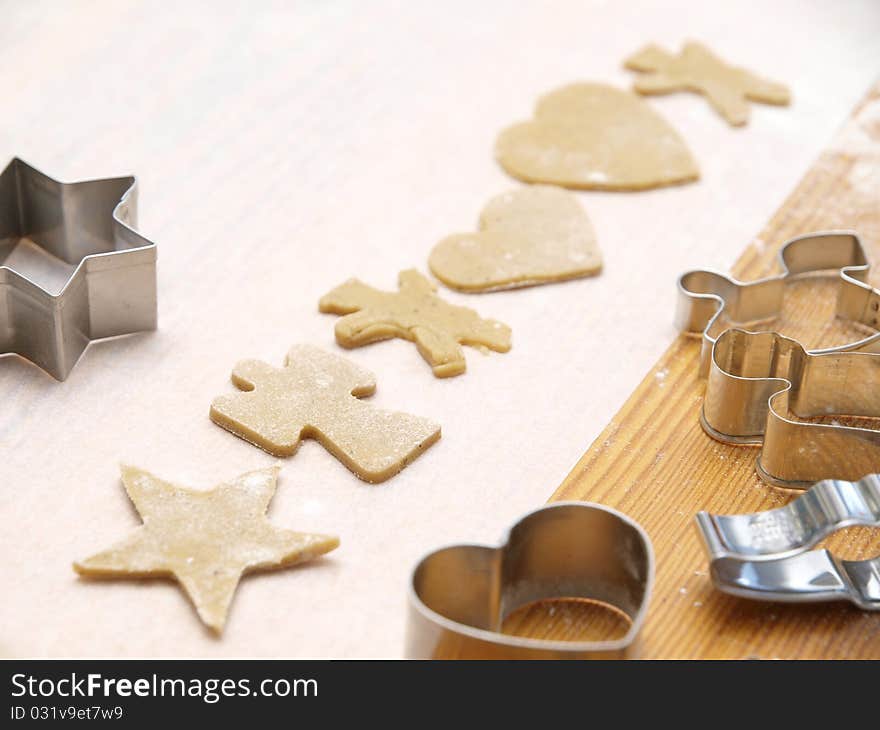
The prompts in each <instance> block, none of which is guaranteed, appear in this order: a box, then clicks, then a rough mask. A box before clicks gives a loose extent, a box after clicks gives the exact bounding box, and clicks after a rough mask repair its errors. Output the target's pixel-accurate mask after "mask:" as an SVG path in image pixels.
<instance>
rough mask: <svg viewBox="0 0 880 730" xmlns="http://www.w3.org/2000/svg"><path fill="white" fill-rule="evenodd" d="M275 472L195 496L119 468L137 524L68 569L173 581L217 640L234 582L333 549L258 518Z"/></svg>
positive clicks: (320, 539) (331, 542)
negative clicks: (250, 573) (138, 515)
mask: <svg viewBox="0 0 880 730" xmlns="http://www.w3.org/2000/svg"><path fill="white" fill-rule="evenodd" d="M278 471H279V468H278V467H270V468H268V469H259V470H257V471H251V472H247V473H245V474H242V475H240V476H237V477H236V478H235V479H233V480H231V481H229V482H224V483H222V484H219V485H217V486H216V487H214V488H213V489H209V490H195V489H188V488H186V487H181V486H177V485H176V484H172V483H170V482H166V481H164V480H162V479H159V478H158V477H155V476H153V475H152V474H150V473H149V472H146V471H144V470H142V469H138V468H136V467H133V466H123V467H122V482H123V484H124V485H125V489H126V491H127V492H128V496H129V498H130V499H131V501H132V502H133V503H134V506H135V507H136V508H137V511H138V513H139V514H140V516H141V518H142V519H143V525H141V526H140V527H138V528H136V529H135V530H134V531H133V532H132V533H131V534H129V535H128V537H126V538H124V539H123V540H121V541H120V542H118V543H117V544H116V545H114V546H113V547H111V548H109V549H107V550H104V551H102V552H100V553H97V554H95V555H92V556H91V557H90V558H86V559H85V560H83V561H81V562H77V563H74V564H73V567H74V570H76V572H77V573H79V574H80V575H84V576H89V577H93V578H117V577H120V578H144V577H169V578H174V579H176V580H177V581H178V582H179V583H180V585H181V586H182V587H183V590H184V591H185V592H186V594H187V595H188V596H189V597H190V600H192V602H193V604H194V605H195V607H196V611H198V614H199V618H201V619H202V621H204V622H205V624H207V625H208V626H210V627H211V628H212V629H214V631H216V632H218V633H219V632H221V631H222V630H223V626H224V624H225V623H226V615H227V613H228V612H229V604H230V603H231V602H232V597H233V595H234V594H235V589H236V588H237V587H238V582H239V580H240V579H241V577H242V575H244V574H245V573H249V572H252V571H256V570H271V569H276V568H285V567H288V566H291V565H296V564H297V563H302V562H305V561H307V560H312V559H313V558H316V557H318V556H319V555H323V554H324V553H327V552H330V551H331V550H333V549H334V548H336V547H337V546H338V545H339V539H338V538H336V537H331V536H328V535H312V534H308V533H302V532H293V531H292V530H285V529H282V528H280V527H275V526H274V525H273V524H271V523H270V522H269V520H268V519H266V509H267V508H268V506H269V501H270V500H271V499H272V496H273V495H274V494H275V486H276V481H277V479H278Z"/></svg>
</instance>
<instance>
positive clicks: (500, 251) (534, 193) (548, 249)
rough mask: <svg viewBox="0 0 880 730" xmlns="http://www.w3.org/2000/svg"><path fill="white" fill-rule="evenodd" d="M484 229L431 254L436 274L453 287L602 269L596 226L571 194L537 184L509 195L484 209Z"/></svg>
mask: <svg viewBox="0 0 880 730" xmlns="http://www.w3.org/2000/svg"><path fill="white" fill-rule="evenodd" d="M479 228H480V230H479V232H478V233H460V234H456V235H453V236H449V237H448V238H445V239H443V240H442V241H440V243H438V244H437V245H436V246H435V247H434V250H433V251H431V256H430V258H429V260H428V263H429V265H430V267H431V271H432V272H433V274H434V276H436V277H437V278H438V279H440V281H442V282H443V283H444V284H446V285H447V286H449V287H451V288H453V289H458V290H460V291H466V292H483V291H495V290H498V289H512V288H516V287H522V286H534V285H536V284H550V283H553V282H556V281H565V280H566V279H574V278H577V277H581V276H590V275H592V274H596V273H598V272H599V271H600V270H601V269H602V254H601V253H600V252H599V247H598V245H597V244H596V234H595V233H594V232H593V226H592V225H590V220H589V218H587V214H586V213H585V212H584V209H583V208H582V207H581V206H580V204H579V203H578V201H577V199H576V198H575V196H574V195H572V194H571V193H569V192H566V191H565V190H561V189H559V188H556V187H552V186H550V185H534V186H530V187H527V188H522V189H519V190H513V191H510V192H507V193H503V194H502V195H499V196H497V197H495V198H493V199H492V200H490V201H489V203H488V204H487V205H486V207H485V208H483V213H482V215H481V216H480V225H479Z"/></svg>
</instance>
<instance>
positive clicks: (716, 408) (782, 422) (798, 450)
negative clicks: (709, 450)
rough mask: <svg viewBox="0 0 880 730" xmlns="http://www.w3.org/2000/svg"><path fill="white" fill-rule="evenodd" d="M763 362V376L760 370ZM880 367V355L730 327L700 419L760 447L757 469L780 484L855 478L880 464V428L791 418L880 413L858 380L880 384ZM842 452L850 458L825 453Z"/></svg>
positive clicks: (719, 436) (714, 432)
mask: <svg viewBox="0 0 880 730" xmlns="http://www.w3.org/2000/svg"><path fill="white" fill-rule="evenodd" d="M731 353H732V354H731ZM722 360H723V361H724V362H722ZM758 367H762V368H764V370H763V371H762V374H761V375H755V369H756V368H758ZM878 368H880V356H878V355H877V354H875V353H867V352H853V351H835V352H823V353H819V354H815V353H812V352H810V351H807V350H805V349H804V347H803V345H801V344H800V343H799V342H798V341H797V340H794V339H792V338H790V337H785V336H784V335H780V334H778V333H776V332H749V331H747V330H741V329H737V328H733V329H729V330H726V331H725V332H723V333H722V334H721V335H720V336H719V338H718V341H717V342H716V344H715V347H714V348H713V350H712V362H711V369H710V372H709V376H708V382H707V384H706V394H705V397H704V399H703V405H702V408H701V409H700V424H701V425H702V427H703V430H704V431H705V432H706V433H707V434H708V435H709V436H711V437H712V438H714V439H716V440H717V441H721V442H722V443H728V444H734V445H760V446H761V450H760V453H759V454H758V458H757V460H756V464H755V468H756V470H757V472H758V475H759V476H760V477H761V479H763V480H764V481H765V482H767V483H769V484H771V485H773V486H778V487H784V488H787V489H807V488H809V487H810V486H811V485H813V484H814V483H816V482H818V481H820V480H824V479H831V478H838V479H852V480H856V479H859V478H861V477H863V476H864V475H865V474H868V473H871V472H874V471H877V470H878V469H880V430H878V429H873V428H863V427H859V426H848V425H843V424H840V423H816V422H811V421H804V420H795V418H792V417H791V416H792V415H794V416H797V417H800V418H815V417H817V416H844V417H845V416H858V417H868V418H878V417H880V398H876V399H875V400H876V402H875V400H872V398H871V397H870V395H868V397H865V394H864V392H863V389H862V390H860V389H858V388H857V387H855V386H853V385H851V384H852V383H872V382H880V370H878ZM746 370H747V371H749V372H751V373H752V374H751V375H745V374H743V372H744V371H746ZM874 371H876V372H874ZM793 401H794V404H793ZM801 402H803V403H804V404H805V405H804V407H802V408H801V406H800V404H801ZM799 409H800V411H799ZM844 447H849V448H846V449H845V450H844ZM835 453H845V454H846V458H845V459H835V458H832V459H829V458H826V455H828V454H835Z"/></svg>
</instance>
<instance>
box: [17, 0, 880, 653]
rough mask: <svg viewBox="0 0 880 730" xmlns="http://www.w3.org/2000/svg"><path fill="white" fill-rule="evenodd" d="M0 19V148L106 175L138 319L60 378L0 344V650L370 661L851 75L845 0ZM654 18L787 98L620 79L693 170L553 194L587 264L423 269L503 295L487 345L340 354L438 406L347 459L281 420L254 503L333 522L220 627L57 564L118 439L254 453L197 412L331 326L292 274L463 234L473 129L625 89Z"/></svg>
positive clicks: (741, 220)
mask: <svg viewBox="0 0 880 730" xmlns="http://www.w3.org/2000/svg"><path fill="white" fill-rule="evenodd" d="M0 18H2V21H0V87H2V88H3V89H4V99H5V102H6V103H5V112H4V115H3V123H2V125H0V158H2V159H3V160H4V161H5V160H6V159H8V158H11V157H12V156H15V155H18V156H20V157H22V158H23V159H25V160H26V161H28V162H30V163H31V164H34V165H35V166H37V167H38V168H40V169H42V170H43V171H45V172H46V173H48V174H50V175H52V176H54V177H58V178H61V179H65V180H76V179H84V178H93V177H104V176H115V175H123V174H129V173H134V174H136V175H137V177H138V179H139V184H140V216H139V228H140V230H141V231H143V233H144V234H145V235H147V236H148V237H150V238H151V239H153V240H155V241H156V242H158V252H159V315H160V329H159V331H158V332H155V333H150V334H144V335H137V336H133V337H129V338H123V339H117V340H114V341H112V342H104V343H101V344H95V345H92V346H91V347H90V348H89V350H88V351H87V352H86V354H85V356H84V357H83V359H82V360H81V361H80V363H79V364H78V365H77V366H76V368H75V369H74V371H73V373H72V374H71V376H70V378H69V379H68V380H67V381H66V382H64V383H57V382H55V381H53V380H52V379H51V378H50V377H49V376H47V375H45V374H44V373H43V372H42V371H40V370H39V369H37V368H36V367H34V366H32V365H30V364H28V363H27V362H25V361H23V360H20V359H18V358H15V357H7V358H3V359H2V360H0V404H2V405H0V455H2V460H0V518H2V538H0V540H2V542H0V545H2V560H0V586H2V587H0V590H2V594H3V600H2V601H0V653H2V654H6V655H25V656H46V655H49V656H301V657H305V656H309V657H362V656H400V655H401V652H402V645H403V634H404V621H405V609H406V584H407V578H408V575H409V571H410V569H411V568H412V566H413V564H414V562H415V561H416V560H417V559H418V557H419V556H420V555H421V554H422V553H424V552H425V551H427V550H430V549H432V548H435V547H438V546H440V545H442V544H446V543H450V542H457V541H478V542H494V541H496V540H497V539H498V538H499V537H500V536H501V534H502V533H503V531H504V530H505V528H506V527H507V526H508V525H509V524H510V523H511V522H512V521H514V520H515V519H516V518H517V517H518V516H519V515H520V514H521V513H522V512H524V511H526V510H528V509H531V508H533V507H535V506H538V505H539V504H541V503H542V502H544V501H545V500H546V499H547V497H548V496H549V495H550V494H551V493H552V492H553V490H554V489H555V487H556V486H557V485H558V484H559V482H560V481H561V480H562V478H563V477H564V476H565V475H566V473H567V472H568V471H569V470H570V469H571V467H572V466H573V465H574V464H575V462H576V461H577V459H578V458H579V457H580V455H581V454H582V453H583V452H584V450H585V449H586V448H587V447H588V446H589V444H590V443H591V442H592V440H593V439H594V438H595V437H596V436H597V435H598V434H599V433H600V431H601V429H602V428H603V427H604V426H605V424H606V423H607V422H608V421H609V420H610V419H611V418H612V417H613V415H614V413H615V412H616V411H617V409H618V408H619V406H620V405H621V404H622V403H623V401H624V399H625V398H626V397H627V395H628V394H629V393H630V392H631V390H632V389H633V388H634V387H635V385H636V384H637V383H638V382H639V380H640V379H641V377H642V376H643V374H644V373H645V372H646V371H647V370H648V368H649V367H650V365H651V364H652V363H653V362H654V361H655V360H656V358H657V357H658V355H659V354H660V353H661V352H662V351H663V349H664V348H665V347H666V346H667V345H668V344H669V342H670V341H671V340H672V339H673V338H674V337H675V336H676V332H675V330H674V328H673V326H672V323H671V322H672V314H673V308H674V291H675V280H676V277H677V275H678V274H679V273H681V272H682V271H683V270H685V269H688V268H691V267H695V266H714V267H718V268H722V269H723V268H727V267H728V266H729V265H730V264H731V263H732V262H733V261H734V259H735V257H736V255H737V254H738V253H739V252H740V251H741V250H742V249H743V247H744V246H746V245H747V244H748V243H749V242H750V241H752V240H753V239H752V237H753V236H754V234H755V233H756V232H757V231H758V230H759V229H760V228H761V226H762V225H763V224H764V222H765V221H766V220H767V218H768V217H769V216H770V215H771V214H772V213H773V212H774V210H775V209H776V208H777V207H778V206H779V205H780V204H781V202H782V201H783V199H784V197H785V196H786V195H787V194H788V192H789V191H790V190H791V189H792V187H793V186H794V184H795V183H796V182H797V181H798V179H799V178H800V177H801V176H802V175H803V173H804V172H805V171H806V169H807V168H808V167H809V165H810V163H811V162H812V161H813V159H814V158H815V157H816V155H817V154H818V153H819V151H820V150H821V149H822V148H823V147H824V146H825V145H826V144H828V142H829V141H830V138H831V136H832V134H833V132H834V131H835V130H836V129H837V128H838V127H839V126H840V124H841V123H842V122H843V120H844V119H845V118H846V116H847V115H848V113H849V111H850V109H851V108H852V106H853V105H854V104H855V103H856V102H857V101H858V99H859V98H860V97H861V95H862V94H863V93H864V91H865V90H866V89H867V87H868V85H869V84H870V83H871V82H872V81H873V80H874V79H875V78H876V75H877V74H878V72H880V64H878V58H880V57H878V53H877V50H878V46H877V38H878V37H880V35H878V34H880V4H878V3H876V2H872V1H871V0H864V1H862V2H860V1H858V0H851V1H849V2H841V3H833V4H831V3H824V2H794V1H788V2H767V1H764V2H738V3H722V4H714V3H713V4H710V3H701V2H677V3H676V2H672V3H670V2H664V3H655V2H607V3H606V2H583V1H579V2H516V3H510V2H500V1H499V2H481V3H474V2H445V3H421V2H417V3H404V2H400V3H391V2H372V3H354V2H351V3H343V2H326V3H323V2H322V3H318V2H314V3H311V2H305V3H277V4H273V3H256V4H245V3H235V4H233V3H204V4H200V3H190V2H178V3H175V4H174V7H173V10H168V9H166V8H165V6H163V5H161V4H155V3H147V2H137V3H133V2H93V3H86V2H81V3H70V4H60V3H53V2H28V3H22V2H12V1H11V0H8V1H5V2H0ZM687 38H695V39H699V40H702V41H704V42H705V43H707V44H708V45H709V46H710V47H711V48H713V49H714V50H715V51H716V52H718V53H719V54H720V55H721V56H722V57H724V58H725V59H727V60H729V61H731V62H734V63H738V64H741V65H744V66H747V67H749V68H751V69H753V70H755V71H757V72H758V73H761V74H765V75H767V76H769V77H771V78H773V79H776V80H780V81H783V82H786V83H788V84H789V85H790V86H791V88H792V91H793V96H794V103H793V105H792V106H791V107H790V108H775V107H767V106H763V105H753V107H752V117H751V122H750V123H749V125H748V126H747V127H745V128H742V129H733V128H731V127H729V126H728V125H727V123H726V122H724V121H723V120H722V119H721V118H720V117H719V116H717V115H716V114H715V113H714V112H713V111H712V110H711V109H710V107H709V106H708V104H707V103H706V102H705V101H704V100H703V99H702V98H700V97H698V96H695V95H690V94H677V95H674V96H667V97H657V98H653V99H651V100H650V101H649V103H650V104H651V105H652V106H653V107H654V108H655V109H657V110H658V111H659V112H661V113H662V114H663V115H664V116H665V117H666V118H667V119H668V120H669V121H670V122H671V123H672V124H673V125H674V126H675V127H676V128H677V129H678V130H679V131H680V132H681V134H682V135H683V137H684V138H685V140H686V141H687V143H688V144H689V145H690V147H691V149H692V151H693V153H694V155H695V157H696V158H697V160H698V163H699V165H700V168H701V172H702V180H701V181H700V182H698V183H696V184H691V185H686V186H683V187H677V188H668V189H661V190H657V191H653V192H647V193H630V194H627V193H580V194H578V196H579V199H580V201H581V202H582V203H583V205H584V206H585V208H586V210H587V212H588V215H589V216H590V218H591V220H592V223H593V225H594V227H595V229H596V232H597V236H598V240H599V243H600V246H601V248H602V251H603V254H604V258H605V270H604V272H603V274H602V275H601V276H599V277H597V278H592V279H584V280H579V281H575V282H570V283H566V284H562V285H555V286H546V287H538V288H534V289H527V290H522V291H515V292H508V293H498V294H489V295H481V296H480V295H477V296H467V295H461V294H455V293H452V292H449V291H448V290H442V291H443V296H444V297H446V298H448V299H449V300H450V301H452V302H456V303H464V304H467V305H469V306H473V307H475V308H476V309H478V311H479V312H480V313H481V314H483V315H484V316H486V317H493V318H497V319H500V320H502V321H504V322H506V323H507V324H509V325H510V326H511V327H512V329H513V349H512V351H511V352H510V353H509V354H505V355H499V354H491V355H488V356H484V355H482V354H480V353H479V352H478V351H476V350H473V349H468V350H467V358H468V372H467V374H466V375H463V376H461V377H457V378H452V379H449V380H437V379H435V378H434V377H433V376H432V375H431V372H430V368H429V367H428V366H427V364H426V363H425V362H424V361H423V360H422V359H421V357H420V356H419V355H418V353H417V351H416V349H415V347H414V346H413V345H412V344H410V343H406V342H402V341H393V342H387V343H380V344H377V345H373V346H370V347H366V348H362V349H359V350H355V351H352V352H350V353H347V354H348V355H349V356H350V357H351V358H352V359H353V360H354V361H356V362H357V363H359V364H361V365H363V366H365V367H368V368H370V369H371V370H373V371H374V372H375V373H376V375H377V377H378V384H379V388H378V392H377V394H376V396H375V397H374V398H373V400H374V402H375V403H376V404H377V405H379V406H382V407H386V408H393V409H399V410H406V411H410V412H412V413H416V414H419V415H424V416H427V417H430V418H432V419H434V420H436V421H439V422H440V423H441V424H442V427H443V438H442V439H441V441H440V442H439V443H438V444H437V445H436V446H434V447H432V448H431V449H429V450H428V451H427V452H426V453H425V455H424V456H422V457H421V458H419V459H418V460H417V461H416V462H414V463H413V464H412V465H411V466H409V467H408V468H407V469H406V470H404V471H403V472H402V473H401V474H400V475H399V476H397V477H396V478H393V479H392V480H390V481H388V482H385V483H384V484H380V485H376V486H371V485H368V484H365V483H363V482H360V481H358V480H357V479H356V478H355V477H354V476H353V475H351V474H350V473H349V472H348V471H347V470H346V469H345V468H344V467H343V466H341V464H340V463H339V462H337V461H336V460H335V459H334V458H333V457H331V456H330V455H329V454H328V453H327V452H326V451H325V450H324V449H323V448H322V447H320V446H319V445H318V444H317V443H315V442H306V443H304V445H303V446H302V448H301V449H300V451H299V453H298V454H297V455H296V456H295V457H294V458H292V459H288V460H284V462H283V464H284V469H283V471H282V473H281V477H280V483H279V488H278V492H277V494H276V496H275V499H274V501H273V503H272V505H271V507H270V516H271V519H272V520H273V521H274V522H275V523H276V524H278V525H280V526H285V527H289V528H292V529H297V530H302V531H314V532H329V533H335V534H338V535H339V536H340V537H341V540H342V546H341V547H340V548H339V549H338V550H337V551H335V552H334V553H332V554H331V555H330V556H328V557H327V558H326V559H324V560H323V561H319V562H316V563H313V564H310V565H307V566H304V567H301V568H296V569H292V570H286V571H282V572H278V573H273V574H262V575H256V576H251V577H248V578H245V579H244V581H243V582H242V584H241V586H240V589H239V591H238V594H237V597H236V599H235V602H234V603H233V606H232V609H231V613H230V619H229V622H228V624H227V628H226V632H225V634H224V635H223V637H222V638H221V639H217V638H215V637H214V636H212V635H211V634H210V633H209V632H208V631H207V630H205V629H203V628H202V626H201V624H200V623H199V621H198V619H197V618H196V614H195V612H194V611H193V610H192V608H191V606H190V605H189V604H188V601H187V599H186V598H185V596H184V594H183V593H182V592H181V591H180V590H179V589H178V587H177V586H176V585H175V584H173V583H170V582H162V581H146V582H131V581H119V582H86V581H83V580H80V579H78V578H77V577H76V575H75V574H74V572H73V570H72V569H71V562H72V561H73V560H74V559H75V558H82V557H85V556H87V555H89V554H91V553H93V552H95V551H97V550H99V549H101V548H104V547H106V546H108V545H109V544H111V543H112V542H113V541H115V540H117V539H118V538H120V537H121V536H123V535H125V534H126V533H127V532H128V531H129V530H130V529H131V528H133V527H134V526H135V525H136V524H137V523H138V520H137V517H136V514H135V512H134V510H133V509H132V507H131V506H130V504H129V503H128V501H127V498H126V497H125V494H124V491H123V488H122V485H121V483H120V481H119V471H118V464H119V463H120V462H128V463H132V464H136V465H139V466H142V467H144V468H146V469H149V470H151V471H153V472H155V473H156V474H158V475H160V476H162V477H165V478H167V479H170V480H174V481H178V482H181V483H186V484H189V485H192V486H201V487H209V486H211V485H213V484H215V483H216V482H218V481H220V480H222V479H224V478H227V477H231V476H234V475H236V474H238V473H240V472H244V471H247V470H249V469H255V468H259V467H262V466H265V465H268V464H271V463H273V462H274V461H275V459H273V458H272V457H270V456H268V455H267V454H264V453H263V452H261V451H259V450H257V449H255V448H254V447H252V446H250V445H248V444H246V443H245V442H244V441H241V440H240V439H237V438H235V437H234V436H232V435H231V434H229V433H227V432H226V431H223V430H222V429H220V428H218V427H217V426H215V425H213V424H212V423H211V422H210V421H209V419H208V407H209V404H210V402H211V399H212V398H213V397H214V396H216V395H218V394H220V393H224V392H229V391H230V390H231V389H232V385H231V384H230V383H229V374H230V371H231V368H232V366H233V364H234V363H235V362H236V360H238V359H242V358H260V359H264V360H266V361H267V362H269V363H272V364H276V365H280V363H281V361H282V359H283V356H284V353H285V352H286V351H287V349H288V347H289V346H290V345H291V344H293V343H296V342H308V343H313V344H316V345H321V346H323V347H326V348H328V349H330V350H334V351H337V352H342V351H341V350H339V349H337V348H336V345H335V344H334V341H333V325H334V323H335V321H336V318H335V317H333V316H330V315H321V314H319V313H318V311H317V302H318V298H319V297H320V296H321V295H322V294H324V293H325V292H326V291H328V290H329V289H331V288H332V287H334V286H336V285H337V284H339V283H340V282H342V281H343V280H345V279H346V278H348V277H350V276H358V277H360V278H361V279H363V280H364V281H365V282H368V283H370V284H373V285H376V286H380V287H384V288H392V287H393V286H394V285H395V282H396V276H397V272H398V271H399V270H400V269H403V268H407V267H411V266H417V267H419V268H421V269H422V270H423V271H425V270H426V262H427V256H428V252H429V251H430V248H431V246H432V245H433V244H434V243H435V242H437V241H438V240H440V239H441V238H442V237H444V236H446V235H448V234H450V233H454V232H461V231H468V230H472V229H473V228H474V226H475V224H476V221H477V217H478V215H479V213H480V210H481V208H482V206H483V205H484V203H485V202H486V201H488V200H489V199H490V198H491V197H492V196H494V195H496V194H498V193H500V192H503V191H504V190H506V189H508V188H513V187H516V186H518V185H519V183H517V182H516V181H514V180H512V179H510V178H508V177H507V176H506V175H505V174H504V173H503V172H502V171H501V169H500V168H499V167H498V165H497V164H496V163H495V162H494V160H493V157H492V147H493V143H494V139H495V136H496V134H497V133H498V131H499V130H500V129H501V128H503V127H505V126H507V125H509V124H511V123H513V122H515V121H518V120H523V119H527V118H529V117H530V115H531V112H532V107H533V104H534V102H535V100H536V98H537V97H538V96H539V95H540V94H542V93H545V92H547V91H549V90H551V89H553V88H555V87H558V86H561V85H563V84H565V83H568V82H572V81H579V80H592V81H604V82H610V83H614V84H617V85H619V86H628V85H629V84H630V83H631V81H632V78H633V75H632V74H631V73H629V72H627V71H625V70H623V69H622V65H621V64H622V62H623V60H624V59H625V58H626V57H627V56H628V55H629V54H631V53H632V52H634V51H635V50H637V49H638V48H639V47H640V46H642V45H643V44H645V43H647V42H657V43H660V44H663V45H665V46H666V47H668V48H670V49H671V50H677V49H678V47H679V46H680V44H681V42H682V41H683V40H685V39H687ZM754 244H755V245H761V242H760V241H755V242H754ZM657 387H663V382H662V379H658V382H657ZM632 448H635V449H637V448H639V445H638V443H634V444H633V445H632ZM639 488H640V489H642V490H643V492H644V499H652V498H653V497H654V495H653V494H652V489H651V485H650V484H644V485H640V486H639ZM658 570H660V571H662V570H663V566H662V565H660V566H658Z"/></svg>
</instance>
